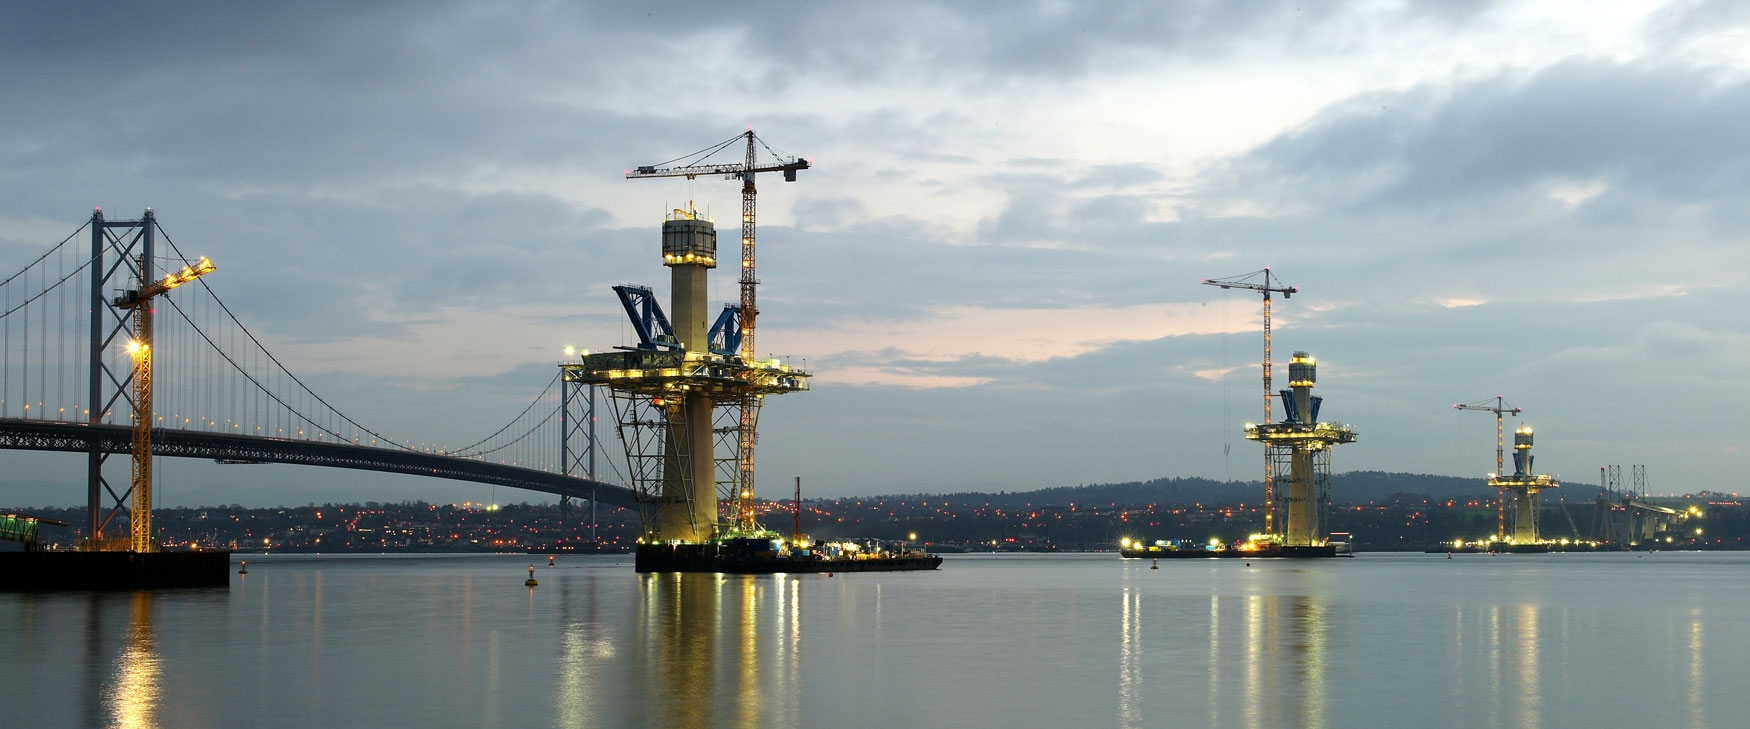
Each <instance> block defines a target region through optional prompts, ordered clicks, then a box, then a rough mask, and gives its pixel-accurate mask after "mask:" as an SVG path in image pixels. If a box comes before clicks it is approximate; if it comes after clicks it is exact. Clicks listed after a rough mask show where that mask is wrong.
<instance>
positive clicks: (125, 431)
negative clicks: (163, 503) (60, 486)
mask: <svg viewBox="0 0 1750 729" xmlns="http://www.w3.org/2000/svg"><path fill="white" fill-rule="evenodd" d="M132 432H133V430H132V427H131V426H127V425H110V424H104V423H100V424H95V425H92V424H87V423H67V422H56V421H48V420H26V419H21V418H0V449H10V450H31V451H66V452H69V453H89V452H90V449H91V442H92V440H93V439H95V440H96V441H97V444H98V447H99V448H100V449H101V450H102V451H103V452H105V453H120V454H127V453H128V452H129V446H130V443H131V442H132V440H131V438H132ZM152 453H153V454H154V455H159V456H175V457H180V458H202V459H212V460H224V461H242V462H248V463H292V464H298V465H304V466H323V467H327V468H351V469H357V470H363V471H381V472H384V473H403V474H407V475H410V476H429V477H432V478H447V479H453V480H457V481H471V482H474V483H487V484H495V485H498V486H509V487H511V488H519V489H528V490H530V491H541V492H545V493H549V494H558V495H560V496H570V497H573V498H580V499H595V500H596V501H598V502H599V503H602V504H607V505H611V506H621V507H626V508H632V507H633V506H635V502H634V501H633V493H632V490H631V489H628V488H626V487H624V486H616V485H614V484H610V483H603V482H601V481H592V480H590V479H587V478H579V477H577V476H565V475H561V474H557V473H549V472H547V471H540V470H536V469H533V468H522V467H520V466H507V465H504V464H501V463H490V462H487V461H476V460H472V459H468V458H458V457H455V456H440V455H435V454H431V453H422V452H419V451H409V450H401V449H391V448H380V447H375V446H361V445H354V444H352V443H323V442H319V441H308V440H288V439H283V438H266V437H262V436H254V435H231V434H228V433H207V432H202V431H196V430H179V429H174V428H154V429H153V430H152Z"/></svg>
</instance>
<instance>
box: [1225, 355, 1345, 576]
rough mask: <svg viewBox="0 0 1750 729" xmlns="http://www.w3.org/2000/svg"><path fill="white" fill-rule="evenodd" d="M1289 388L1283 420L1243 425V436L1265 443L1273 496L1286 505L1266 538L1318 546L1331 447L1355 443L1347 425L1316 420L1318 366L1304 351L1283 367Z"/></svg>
mask: <svg viewBox="0 0 1750 729" xmlns="http://www.w3.org/2000/svg"><path fill="white" fill-rule="evenodd" d="M1288 380H1289V382H1288V384H1289V389H1286V390H1282V391H1280V392H1279V393H1278V394H1279V395H1280V396H1281V398H1282V405H1283V410H1284V411H1285V417H1284V418H1283V419H1282V421H1281V422H1277V423H1264V424H1262V425H1257V424H1252V423H1247V424H1246V438H1247V439H1248V440H1255V441H1258V442H1260V443H1263V444H1264V447H1265V449H1266V453H1267V455H1268V457H1269V459H1270V461H1271V462H1272V463H1273V464H1275V467H1274V468H1273V469H1272V471H1273V473H1274V478H1275V480H1276V483H1275V484H1273V485H1274V486H1275V488H1274V489H1272V490H1273V491H1274V493H1275V494H1276V498H1277V499H1279V500H1281V501H1284V502H1286V503H1285V504H1284V506H1286V509H1283V510H1282V511H1285V512H1286V514H1287V518H1285V519H1283V520H1282V521H1281V522H1279V528H1278V530H1277V531H1276V532H1275V533H1273V534H1269V535H1266V537H1268V538H1270V539H1274V540H1277V541H1279V543H1280V544H1281V545H1282V546H1283V548H1284V549H1287V550H1293V549H1297V548H1323V547H1325V545H1326V529H1325V509H1326V506H1327V505H1328V504H1329V503H1330V480H1331V447H1332V446H1335V445H1338V444H1341V443H1353V442H1355V431H1354V429H1352V428H1350V427H1349V426H1347V425H1342V424H1337V423H1327V422H1320V421H1319V406H1320V405H1321V404H1322V403H1323V401H1324V398H1321V397H1317V396H1315V395H1313V394H1312V389H1313V384H1314V383H1315V382H1316V381H1317V380H1318V363H1317V361H1316V360H1314V359H1313V357H1312V355H1310V354H1307V353H1306V352H1295V353H1294V358H1293V359H1291V360H1289V363H1288Z"/></svg>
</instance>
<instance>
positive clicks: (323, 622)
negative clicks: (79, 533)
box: [0, 553, 1750, 729]
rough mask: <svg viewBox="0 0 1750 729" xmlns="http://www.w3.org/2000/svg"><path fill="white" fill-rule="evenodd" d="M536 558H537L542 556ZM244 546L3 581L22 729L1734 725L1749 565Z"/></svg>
mask: <svg viewBox="0 0 1750 729" xmlns="http://www.w3.org/2000/svg"><path fill="white" fill-rule="evenodd" d="M541 560H542V562H544V561H545V558H544V557H543V558H541ZM529 561H530V558H529V557H521V556H492V557H418V558H392V557H370V558H355V557H320V558H296V557H253V558H251V559H250V560H249V567H250V573H249V575H247V576H246V577H236V576H234V577H233V578H232V583H231V587H230V589H228V590H225V589H218V590H180V591H161V592H155V593H138V594H95V593H68V594H49V595H20V594H4V593H0V646H3V647H4V659H3V660H0V707H3V709H0V711H3V712H4V713H3V714H0V715H3V716H4V721H3V724H4V726H8V727H75V726H140V727H148V726H163V727H178V728H179V729H180V728H189V727H242V726H251V727H310V726H361V727H363V726H372V727H399V726H410V727H414V726H417V727H450V726H468V727H547V726H555V727H622V726H649V727H681V728H685V727H759V728H760V729H768V728H774V727H776V728H782V727H884V728H886V727H901V728H904V729H915V728H919V727H1072V726H1077V727H1079V726H1088V727H1104V726H1113V727H1132V726H1137V727H1140V726H1194V727H1343V728H1345V729H1347V728H1351V727H1455V728H1463V729H1475V728H1476V727H1509V726H1510V727H1532V728H1537V727H1709V726H1718V727H1738V726H1744V725H1745V721H1746V719H1745V717H1746V716H1750V651H1746V650H1745V647H1746V645H1750V580H1747V579H1746V575H1747V574H1750V572H1747V570H1746V568H1747V567H1750V554H1744V553H1739V554H1728V553H1716V554H1694V553H1687V554H1684V553H1662V554H1649V555H1644V556H1642V555H1560V554H1554V555H1508V556H1491V555H1460V556H1458V557H1457V558H1455V559H1452V560H1447V559H1445V558H1444V557H1443V556H1440V555H1419V554H1418V555H1383V554H1364V555H1361V556H1360V557H1358V558H1356V559H1353V560H1328V561H1322V562H1286V563H1285V562H1275V563H1271V562H1266V561H1255V562H1253V563H1252V564H1251V566H1250V567H1248V566H1246V564H1245V563H1243V562H1239V561H1235V560H1222V561H1196V562H1188V561H1169V562H1162V563H1161V568H1160V569H1159V570H1150V569H1149V568H1148V567H1149V565H1148V564H1147V563H1146V562H1141V561H1135V560H1121V559H1119V558H1118V557H1116V556H1115V555H1110V554H1105V555H1052V556H1019V555H1002V556H995V555H992V556H965V557H955V556H951V557H950V558H949V560H948V561H947V562H946V563H945V564H944V565H943V567H942V570H941V571H939V572H933V573H910V574H906V573H898V574H885V575H881V574H875V575H869V574H864V575H840V576H837V577H827V576H824V575H821V576H799V577H786V576H762V577H735V576H716V575H685V576H675V575H663V576H641V575H637V574H634V573H633V572H632V570H631V567H630V566H629V565H630V563H629V561H626V560H625V558H618V561H619V564H618V565H616V558H615V557H563V558H561V559H560V561H559V565H558V566H557V567H554V568H549V567H547V566H546V565H545V564H540V565H538V568H537V570H536V575H537V577H538V578H539V579H540V581H541V585H540V586H539V587H537V588H535V589H533V590H530V589H528V588H525V587H523V585H522V581H523V579H524V578H525V577H526V571H525V568H526V566H527V565H528V563H529Z"/></svg>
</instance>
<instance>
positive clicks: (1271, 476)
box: [1203, 267, 1300, 535]
mask: <svg viewBox="0 0 1750 729" xmlns="http://www.w3.org/2000/svg"><path fill="white" fill-rule="evenodd" d="M1258 274H1263V275H1264V280H1263V281H1262V282H1255V281H1249V280H1248V279H1251V278H1252V277H1254V276H1257V275H1258ZM1203 285H1205V286H1220V287H1221V288H1224V289H1249V290H1252V291H1259V292H1262V293H1263V294H1264V424H1265V425H1269V424H1270V423H1271V422H1272V417H1273V416H1272V414H1271V410H1270V402H1271V400H1272V399H1273V398H1274V397H1275V394H1274V393H1272V392H1271V391H1270V294H1271V292H1277V293H1280V294H1282V298H1284V299H1287V298H1288V297H1289V296H1291V295H1293V294H1295V293H1298V292H1299V291H1300V289H1299V288H1297V287H1294V286H1283V285H1282V279H1275V283H1274V284H1272V282H1271V277H1270V269H1269V268H1268V267H1266V268H1265V269H1264V270H1262V271H1253V272H1251V273H1247V274H1242V275H1239V276H1229V277H1227V278H1206V279H1203ZM1264 533H1265V534H1271V535H1274V534H1276V465H1275V463H1274V462H1273V461H1271V459H1270V455H1269V453H1268V452H1266V453H1265V455H1264Z"/></svg>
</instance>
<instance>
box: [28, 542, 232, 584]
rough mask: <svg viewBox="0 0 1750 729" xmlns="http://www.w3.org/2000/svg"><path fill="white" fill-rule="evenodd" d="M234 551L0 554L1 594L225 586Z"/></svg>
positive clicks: (36, 552)
mask: <svg viewBox="0 0 1750 729" xmlns="http://www.w3.org/2000/svg"><path fill="white" fill-rule="evenodd" d="M230 584H231V553H230V552H226V551H198V552H73V551H47V550H44V551H30V552H0V590H143V589H152V588H158V587H227V586H229V585H230Z"/></svg>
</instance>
